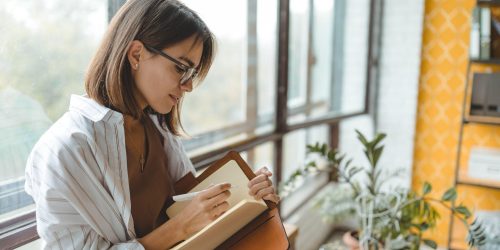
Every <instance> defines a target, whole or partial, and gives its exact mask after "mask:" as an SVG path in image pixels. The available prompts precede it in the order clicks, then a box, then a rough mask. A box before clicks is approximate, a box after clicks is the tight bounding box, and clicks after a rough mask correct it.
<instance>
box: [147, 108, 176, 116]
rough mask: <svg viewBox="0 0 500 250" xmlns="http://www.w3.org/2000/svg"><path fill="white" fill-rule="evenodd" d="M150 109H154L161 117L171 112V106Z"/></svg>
mask: <svg viewBox="0 0 500 250" xmlns="http://www.w3.org/2000/svg"><path fill="white" fill-rule="evenodd" d="M151 108H153V109H154V111H156V112H157V113H160V114H162V115H166V114H168V113H170V111H172V106H157V107H155V106H151Z"/></svg>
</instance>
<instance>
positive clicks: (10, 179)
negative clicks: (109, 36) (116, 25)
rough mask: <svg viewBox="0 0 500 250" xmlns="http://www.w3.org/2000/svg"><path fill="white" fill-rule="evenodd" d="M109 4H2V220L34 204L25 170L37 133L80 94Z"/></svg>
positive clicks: (55, 0)
mask: <svg viewBox="0 0 500 250" xmlns="http://www.w3.org/2000/svg"><path fill="white" fill-rule="evenodd" d="M106 10H107V1H98V0H90V1H67V0H51V1H14V0H3V1H0V33H1V34H2V39H1V41H0V99H1V100H2V102H1V103H0V131H1V132H0V133H1V136H0V173H1V174H0V221H2V220H5V219H8V218H10V217H13V216H17V215H19V213H21V211H23V210H26V208H27V207H29V204H31V203H32V200H31V197H29V196H28V195H27V194H25V193H24V168H25V165H26V159H27V157H28V154H29V152H30V151H31V148H32V147H33V145H34V143H35V142H36V141H37V140H38V138H39V137H40V136H41V134H42V133H43V132H44V131H45V130H46V129H47V128H48V127H49V126H50V125H51V124H52V122H53V121H55V120H56V119H57V118H59V117H60V116H61V115H62V114H63V113H64V112H65V111H66V110H67V108H68V104H69V96H70V94H82V93H83V92H84V91H83V78H84V73H85V70H86V68H87V65H88V64H89V61H90V58H91V56H92V54H93V53H94V51H95V50H96V47H97V45H98V42H99V40H100V39H101V37H102V34H103V33H104V30H105V28H106V26H107V12H106Z"/></svg>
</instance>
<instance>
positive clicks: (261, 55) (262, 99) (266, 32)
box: [257, 0, 278, 121]
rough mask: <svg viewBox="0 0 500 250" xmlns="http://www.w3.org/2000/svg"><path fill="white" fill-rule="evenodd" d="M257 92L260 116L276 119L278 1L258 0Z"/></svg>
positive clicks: (266, 119) (266, 118)
mask: <svg viewBox="0 0 500 250" xmlns="http://www.w3.org/2000/svg"><path fill="white" fill-rule="evenodd" d="M257 4H258V5H257V59H258V63H257V75H258V78H257V82H258V88H257V93H258V95H259V99H258V102H259V103H258V108H259V118H261V119H264V120H265V121H268V120H269V119H274V112H275V107H276V101H275V100H276V80H277V74H276V73H277V65H278V60H277V55H278V51H277V48H278V36H277V34H278V1H277V0H259V1H258V2H257Z"/></svg>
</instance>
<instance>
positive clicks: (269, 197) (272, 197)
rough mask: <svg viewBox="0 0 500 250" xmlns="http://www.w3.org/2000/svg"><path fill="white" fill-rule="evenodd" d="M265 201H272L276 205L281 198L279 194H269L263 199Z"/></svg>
mask: <svg viewBox="0 0 500 250" xmlns="http://www.w3.org/2000/svg"><path fill="white" fill-rule="evenodd" d="M262 198H263V199H264V200H268V201H272V202H274V203H278V202H279V201H280V197H279V196H278V195H277V194H267V195H264V197H262Z"/></svg>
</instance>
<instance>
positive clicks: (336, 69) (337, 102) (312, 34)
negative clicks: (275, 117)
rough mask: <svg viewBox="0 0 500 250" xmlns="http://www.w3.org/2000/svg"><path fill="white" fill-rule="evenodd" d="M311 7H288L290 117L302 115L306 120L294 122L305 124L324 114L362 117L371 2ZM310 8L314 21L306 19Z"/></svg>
mask: <svg viewBox="0 0 500 250" xmlns="http://www.w3.org/2000/svg"><path fill="white" fill-rule="evenodd" d="M310 2H312V5H310V6H309V5H308V3H310ZM310 2H309V1H301V0H296V1H291V3H290V4H291V10H292V13H291V28H290V32H291V33H290V55H289V56H290V57H289V60H290V62H289V71H290V72H289V79H288V80H289V94H288V98H289V99H288V104H289V105H288V108H289V112H288V113H289V114H290V115H292V116H293V115H297V114H299V113H302V114H304V115H305V118H304V119H303V120H297V121H295V122H303V121H305V120H308V119H310V118H317V117H321V116H324V115H325V114H338V115H341V114H349V113H355V112H360V111H363V110H364V101H365V92H366V89H365V86H366V66H367V56H368V54H367V52H368V31H369V14H370V11H369V10H370V1H369V0H352V1H346V0H336V1H331V0H313V1H310ZM299 4H302V6H301V8H300V9H299V7H298V6H299ZM294 6H295V8H297V10H295V12H294ZM308 8H310V9H312V11H311V14H312V17H308V13H307V9H308ZM299 10H300V11H299ZM309 20H310V22H312V23H311V24H310V27H309V29H308V28H307V26H308V25H309V24H308V23H309ZM294 26H296V27H294ZM308 46H310V48H308ZM308 49H310V55H309V56H308V55H307V52H308ZM308 58H309V59H308ZM308 61H310V64H308V63H307V62H308ZM308 74H309V75H308ZM288 122H289V123H293V122H292V121H290V120H289V121H288Z"/></svg>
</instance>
